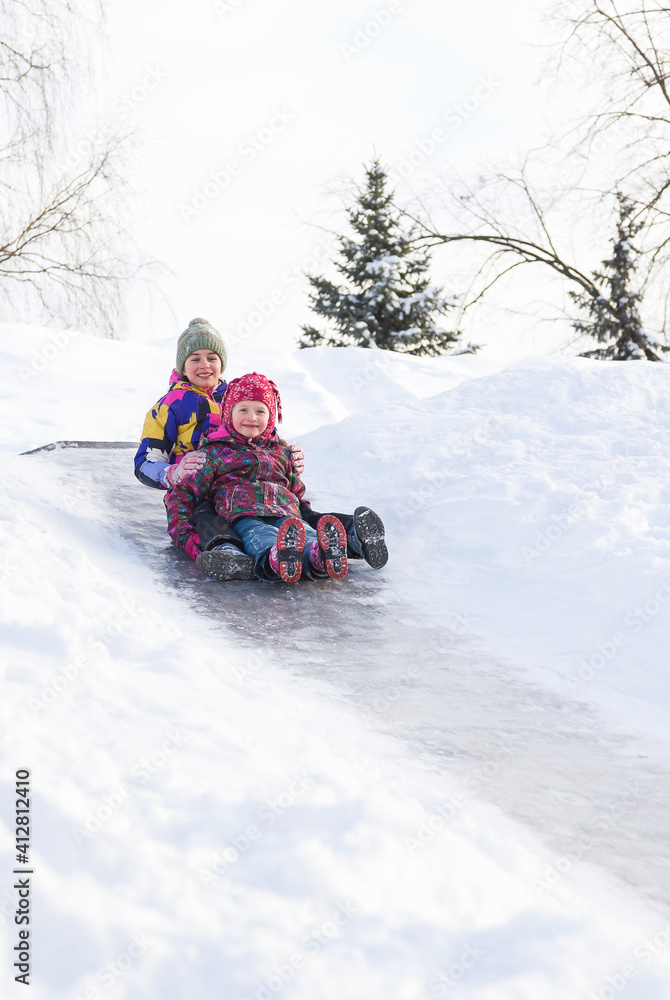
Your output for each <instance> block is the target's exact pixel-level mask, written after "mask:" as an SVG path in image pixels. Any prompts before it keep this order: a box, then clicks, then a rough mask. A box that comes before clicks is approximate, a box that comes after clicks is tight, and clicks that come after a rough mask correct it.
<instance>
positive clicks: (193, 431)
mask: <svg viewBox="0 0 670 1000" xmlns="http://www.w3.org/2000/svg"><path fill="white" fill-rule="evenodd" d="M225 391H226V383H225V382H219V384H218V385H217V386H215V387H214V388H213V389H199V388H198V387H197V386H195V385H191V383H190V382H189V381H187V380H186V379H185V378H184V377H183V376H182V375H180V374H179V372H178V371H177V370H176V369H175V370H174V371H173V372H172V376H171V379H170V389H169V392H167V393H166V394H165V396H163V397H162V398H161V399H159V400H158V402H157V403H156V405H155V406H154V407H153V409H152V410H149V412H148V413H147V415H146V419H145V421H144V428H143V430H142V440H141V442H140V446H139V448H138V449H137V453H136V455H135V475H136V476H137V478H138V479H139V481H140V482H141V483H144V484H145V485H146V486H155V487H156V488H157V489H165V484H164V482H163V480H164V478H165V472H166V469H167V468H168V466H169V465H174V464H175V463H176V462H178V461H179V460H180V459H181V458H182V457H183V456H184V455H185V454H186V452H188V451H196V450H197V449H198V446H199V444H200V437H201V435H202V433H203V431H204V430H205V429H206V426H207V423H208V419H209V417H210V416H211V414H217V415H220V413H221V400H222V398H223V394H224V392H225Z"/></svg>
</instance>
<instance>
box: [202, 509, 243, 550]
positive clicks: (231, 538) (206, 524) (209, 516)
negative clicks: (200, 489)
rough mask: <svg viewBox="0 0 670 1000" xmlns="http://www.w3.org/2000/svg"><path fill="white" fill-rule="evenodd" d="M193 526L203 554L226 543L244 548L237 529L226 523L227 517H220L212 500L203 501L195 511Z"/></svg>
mask: <svg viewBox="0 0 670 1000" xmlns="http://www.w3.org/2000/svg"><path fill="white" fill-rule="evenodd" d="M193 526H194V527H195V530H196V531H197V532H198V537H199V539H200V548H201V549H202V551H203V552H206V551H207V549H213V548H214V546H215V545H222V544H223V543H224V542H231V543H232V544H233V545H237V547H238V549H241V548H242V541H241V539H240V536H239V535H238V534H237V532H236V531H235V529H234V528H233V527H231V525H230V524H228V522H227V521H226V519H225V517H220V516H219V515H218V514H217V513H216V510H215V508H214V504H213V503H212V501H211V500H201V501H200V503H199V504H198V506H197V507H196V508H195V509H194V511H193Z"/></svg>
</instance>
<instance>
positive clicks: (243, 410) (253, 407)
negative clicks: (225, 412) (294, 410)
mask: <svg viewBox="0 0 670 1000" xmlns="http://www.w3.org/2000/svg"><path fill="white" fill-rule="evenodd" d="M230 416H231V419H232V421H233V427H234V428H235V430H236V431H237V433H238V434H243V435H244V437H248V438H255V437H258V435H259V434H262V433H263V431H264V430H265V428H266V427H267V425H268V422H269V420H270V411H269V410H268V408H267V406H266V405H265V403H259V402H257V401H256V400H255V399H241V400H240V401H239V403H235V406H234V407H233V411H232V413H231V415H230Z"/></svg>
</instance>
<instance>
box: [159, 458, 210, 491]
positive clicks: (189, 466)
mask: <svg viewBox="0 0 670 1000" xmlns="http://www.w3.org/2000/svg"><path fill="white" fill-rule="evenodd" d="M205 460H206V455H205V453H204V451H189V453H188V454H187V455H184V457H183V458H182V460H181V462H178V463H177V465H171V466H169V468H168V470H167V472H166V473H165V479H164V482H165V485H166V486H179V484H180V483H181V482H182V480H184V479H187V478H188V477H189V476H194V475H195V474H196V472H200V470H201V469H202V467H203V466H204V464H205Z"/></svg>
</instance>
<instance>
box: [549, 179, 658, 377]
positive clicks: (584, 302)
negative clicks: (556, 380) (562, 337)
mask: <svg viewBox="0 0 670 1000" xmlns="http://www.w3.org/2000/svg"><path fill="white" fill-rule="evenodd" d="M616 197H617V202H618V219H617V235H616V239H614V240H613V244H614V246H613V251H612V256H611V257H610V258H609V260H604V261H602V265H603V270H602V271H594V273H593V278H594V281H595V282H596V283H597V284H598V285H599V286H600V288H601V289H603V290H604V289H605V288H607V295H604V294H602V292H601V291H599V290H598V288H597V287H594V288H592V289H591V291H590V293H588V292H570V293H569V294H570V297H571V298H572V299H573V301H574V302H576V303H577V305H578V306H581V308H582V309H584V311H585V312H586V314H587V315H588V316H589V317H590V318H589V319H588V320H586V321H585V320H579V319H578V320H575V321H574V322H573V324H572V325H573V327H574V328H575V330H578V331H579V332H580V333H585V334H588V336H590V337H594V338H595V339H596V340H597V341H598V342H599V343H601V344H604V345H605V346H604V347H598V348H596V349H595V350H592V351H584V352H583V353H582V354H580V357H582V358H598V359H599V360H603V361H604V360H612V361H631V360H636V359H641V358H646V359H647V360H648V361H660V360H661V359H660V357H659V354H658V352H659V351H667V350H670V348H668V347H665V346H663V345H662V344H659V343H658V342H657V341H656V340H655V339H654V338H653V337H652V336H651V335H650V334H648V333H646V332H645V331H644V329H643V327H642V320H641V319H640V313H639V305H640V303H641V301H642V296H641V294H640V292H637V291H634V290H633V288H632V287H631V285H632V282H633V280H634V273H635V266H636V265H635V261H636V259H637V256H638V251H637V250H636V249H635V247H634V246H633V245H632V242H631V241H632V240H633V239H634V238H635V236H636V235H637V233H639V231H640V230H641V229H642V227H643V223H642V222H634V221H633V220H632V218H631V215H632V213H633V204H632V202H631V201H630V200H629V199H628V198H627V197H626V196H625V195H623V194H621V193H620V192H617V195H616Z"/></svg>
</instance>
